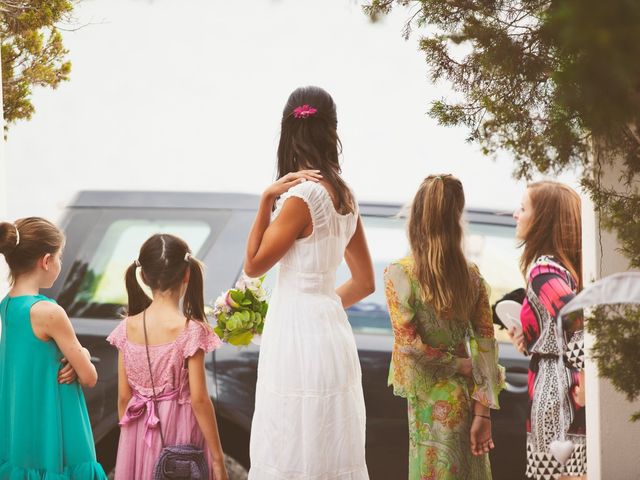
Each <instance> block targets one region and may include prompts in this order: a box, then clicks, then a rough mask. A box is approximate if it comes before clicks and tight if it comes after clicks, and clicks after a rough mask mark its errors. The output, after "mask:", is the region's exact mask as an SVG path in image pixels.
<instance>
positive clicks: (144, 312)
mask: <svg viewBox="0 0 640 480" xmlns="http://www.w3.org/2000/svg"><path fill="white" fill-rule="evenodd" d="M146 314H147V309H146V308H145V309H144V310H143V311H142V328H143V330H144V348H145V350H146V351H147V365H148V366H149V377H151V390H152V391H153V406H154V409H155V411H156V416H157V417H158V428H159V429H160V441H161V442H162V448H164V435H163V434H162V422H160V415H159V413H160V412H159V411H158V402H157V401H156V386H155V384H154V383H153V372H152V371H151V356H150V355H149V340H148V339H147V315H146Z"/></svg>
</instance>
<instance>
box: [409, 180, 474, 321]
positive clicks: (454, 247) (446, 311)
mask: <svg viewBox="0 0 640 480" xmlns="http://www.w3.org/2000/svg"><path fill="white" fill-rule="evenodd" d="M463 210H464V190H463V189H462V183H461V182H460V180H458V179H457V178H455V177H454V176H452V175H430V176H428V177H427V178H425V179H424V181H423V182H422V184H421V185H420V188H419V189H418V192H417V193H416V195H415V198H414V199H413V203H412V205H411V213H410V215H409V224H408V234H409V244H410V246H411V253H412V255H413V260H414V270H415V275H416V278H417V280H418V284H419V285H420V293H421V297H422V298H421V299H422V301H424V302H425V303H428V304H430V305H431V306H432V307H433V308H434V310H435V311H436V313H437V314H440V315H446V316H450V315H453V316H455V317H457V318H466V316H467V315H468V313H469V311H470V308H471V305H472V304H473V302H474V300H475V295H474V293H475V292H474V285H473V280H472V276H471V272H470V269H469V264H468V263H467V259H466V257H465V255H464V251H463V245H462V240H463V227H462V213H463Z"/></svg>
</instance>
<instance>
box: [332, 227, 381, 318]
mask: <svg viewBox="0 0 640 480" xmlns="http://www.w3.org/2000/svg"><path fill="white" fill-rule="evenodd" d="M344 259H345V261H346V262H347V266H348V267H349V271H350V272H351V278H350V279H349V280H347V281H346V282H344V283H343V284H342V285H340V286H339V287H338V288H337V289H336V293H337V294H338V296H339V297H340V298H341V299H342V306H343V307H344V308H349V307H350V306H351V305H353V304H355V303H358V302H359V301H360V300H362V299H363V298H365V297H367V296H369V295H371V294H372V293H373V292H374V291H375V289H376V286H375V279H374V275H373V264H372V263H371V254H370V253H369V246H368V245H367V239H366V237H365V234H364V228H363V226H362V220H361V219H360V218H358V225H357V226H356V231H355V233H354V234H353V237H351V240H350V241H349V244H348V245H347V249H346V251H345V253H344Z"/></svg>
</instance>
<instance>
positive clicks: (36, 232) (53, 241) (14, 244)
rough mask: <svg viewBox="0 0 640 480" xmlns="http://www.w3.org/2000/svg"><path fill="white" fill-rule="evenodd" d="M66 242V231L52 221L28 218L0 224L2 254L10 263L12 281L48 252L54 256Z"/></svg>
mask: <svg viewBox="0 0 640 480" xmlns="http://www.w3.org/2000/svg"><path fill="white" fill-rule="evenodd" d="M63 245H64V234H63V233H62V231H60V229H59V228H58V227H56V226H55V225H54V224H53V223H51V222H50V221H49V220H46V219H44V218H40V217H27V218H21V219H19V220H16V221H15V223H8V222H2V223H0V253H2V254H3V255H4V258H5V259H6V261H7V264H8V265H9V277H10V280H11V282H15V280H16V278H17V277H18V276H19V275H21V274H23V273H26V272H29V271H30V270H31V269H33V268H34V267H35V266H36V263H37V262H38V260H39V259H40V258H42V257H43V256H45V255H46V254H50V255H55V254H56V253H58V251H59V250H60V249H61V248H62V246H63Z"/></svg>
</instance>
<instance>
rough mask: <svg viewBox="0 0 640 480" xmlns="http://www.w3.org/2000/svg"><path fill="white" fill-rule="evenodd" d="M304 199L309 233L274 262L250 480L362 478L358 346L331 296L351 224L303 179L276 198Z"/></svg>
mask: <svg viewBox="0 0 640 480" xmlns="http://www.w3.org/2000/svg"><path fill="white" fill-rule="evenodd" d="M292 196H295V197H298V198H301V199H302V200H304V201H305V202H306V203H307V205H308V207H309V211H310V212H311V219H312V222H313V232H312V233H311V235H310V236H308V237H306V238H303V239H300V240H297V241H296V242H295V244H294V245H293V246H292V247H291V249H290V250H289V251H288V252H287V253H286V254H285V256H284V257H283V258H282V260H281V261H280V264H279V267H280V268H279V272H278V280H277V284H276V287H275V289H274V291H273V295H272V297H271V302H270V304H269V313H268V315H267V318H266V320H265V328H264V332H263V335H262V340H261V346H260V359H259V362H258V383H257V386H256V406H255V413H254V416H253V423H252V426H251V447H250V455H251V470H250V472H249V480H285V479H295V480H330V479H331V480H363V479H368V478H369V475H368V473H367V466H366V463H365V450H364V448H365V420H366V417H365V406H364V397H363V393H362V374H361V371H360V362H359V360H358V350H357V348H356V343H355V339H354V336H353V332H352V330H351V326H350V325H349V322H348V320H347V315H346V313H345V311H344V309H343V308H342V303H341V301H340V298H339V297H338V296H337V295H336V293H335V287H336V285H335V282H336V269H337V268H338V266H339V265H340V263H341V261H342V259H343V257H344V251H345V248H346V246H347V244H348V242H349V240H350V239H351V237H352V236H353V233H354V232H355V229H356V224H357V219H358V217H357V212H356V214H347V215H340V214H339V213H338V212H337V211H336V210H335V208H334V206H333V203H332V200H331V197H330V196H329V193H328V192H327V190H326V189H325V188H324V187H323V186H322V185H320V184H318V183H315V182H311V181H307V182H304V183H301V184H298V185H296V186H294V187H293V188H291V189H290V190H289V191H288V192H286V193H285V194H284V195H282V197H281V198H280V200H279V202H278V204H277V208H276V211H275V212H274V217H275V216H277V215H278V213H279V211H280V209H281V208H282V205H283V204H284V202H285V201H286V200H287V199H288V198H290V197H292Z"/></svg>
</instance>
